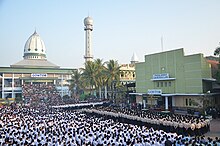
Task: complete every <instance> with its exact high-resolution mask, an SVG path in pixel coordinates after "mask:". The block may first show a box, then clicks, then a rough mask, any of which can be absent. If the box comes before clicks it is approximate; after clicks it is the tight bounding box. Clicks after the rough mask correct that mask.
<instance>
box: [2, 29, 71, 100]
mask: <svg viewBox="0 0 220 146" xmlns="http://www.w3.org/2000/svg"><path fill="white" fill-rule="evenodd" d="M73 70H74V69H73V68H61V67H60V66H58V65H56V64H54V63H52V62H50V61H48V60H47V56H46V47H45V45H44V41H43V40H42V39H41V37H40V36H39V34H38V33H37V32H36V31H35V32H34V33H33V34H32V35H31V36H30V37H29V38H28V40H27V41H26V43H25V46H24V55H23V60H21V61H19V62H17V63H15V64H12V65H10V67H0V98H16V97H22V86H23V85H24V84H40V83H44V84H53V85H56V87H57V90H58V91H59V93H60V95H61V96H64V95H69V94H70V93H69V89H68V85H69V84H70V83H69V80H70V79H71V74H72V71H73Z"/></svg>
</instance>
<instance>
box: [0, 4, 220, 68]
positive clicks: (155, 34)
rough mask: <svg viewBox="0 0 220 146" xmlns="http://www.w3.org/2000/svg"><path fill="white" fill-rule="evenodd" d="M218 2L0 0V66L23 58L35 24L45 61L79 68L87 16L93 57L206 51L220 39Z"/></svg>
mask: <svg viewBox="0 0 220 146" xmlns="http://www.w3.org/2000/svg"><path fill="white" fill-rule="evenodd" d="M219 6H220V0H182V1H181V0H178V1H177V0H137V1H133V0H78V1H77V0H0V66H10V65H11V64H14V63H16V62H18V61H20V60H22V59H23V50H24V45H25V43H26V41H27V39H28V38H29V37H30V36H31V35H32V34H33V33H34V31H35V29H36V30H37V33H38V34H39V35H40V37H41V39H42V40H43V41H44V43H45V46H46V49H47V59H48V60H49V61H50V62H52V63H54V64H56V65H59V66H61V67H62V68H80V67H82V66H83V64H84V61H85V60H84V58H83V56H84V54H85V31H84V24H83V20H84V18H85V17H87V16H90V17H92V18H93V21H94V26H93V28H94V29H93V31H92V52H93V56H94V58H95V59H97V58H100V59H103V61H108V60H110V59H113V60H117V61H118V62H119V63H120V64H127V63H130V60H131V57H132V55H133V53H136V55H137V57H138V58H139V61H140V62H142V61H144V55H148V54H153V53H158V52H161V51H169V50H174V49H179V48H184V52H185V55H191V54H197V53H202V54H204V56H210V55H213V52H214V50H215V48H216V47H217V46H218V45H219V42H220V15H219V14H220V12H219ZM161 38H162V39H161ZM161 40H162V41H161ZM161 42H163V43H161ZM161 44H163V45H161ZM162 46H163V47H162Z"/></svg>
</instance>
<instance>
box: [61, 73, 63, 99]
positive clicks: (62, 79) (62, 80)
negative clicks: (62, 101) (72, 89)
mask: <svg viewBox="0 0 220 146" xmlns="http://www.w3.org/2000/svg"><path fill="white" fill-rule="evenodd" d="M61 97H63V74H62V77H61Z"/></svg>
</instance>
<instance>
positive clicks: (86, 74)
mask: <svg viewBox="0 0 220 146" xmlns="http://www.w3.org/2000/svg"><path fill="white" fill-rule="evenodd" d="M96 71H97V66H96V65H95V63H94V62H92V61H87V62H86V63H85V68H82V80H83V83H84V85H85V88H86V89H88V88H89V91H90V95H91V92H92V90H93V89H96V87H97V81H96V77H97V76H96V73H97V72H96Z"/></svg>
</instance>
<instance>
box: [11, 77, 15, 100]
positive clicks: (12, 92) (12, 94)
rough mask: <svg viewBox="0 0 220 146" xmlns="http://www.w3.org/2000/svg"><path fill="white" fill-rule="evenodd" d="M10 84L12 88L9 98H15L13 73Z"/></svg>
mask: <svg viewBox="0 0 220 146" xmlns="http://www.w3.org/2000/svg"><path fill="white" fill-rule="evenodd" d="M11 84H12V86H11V87H12V91H11V96H12V97H11V98H15V96H14V94H15V93H14V87H15V85H14V84H15V74H14V73H13V74H12V83H11Z"/></svg>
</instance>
